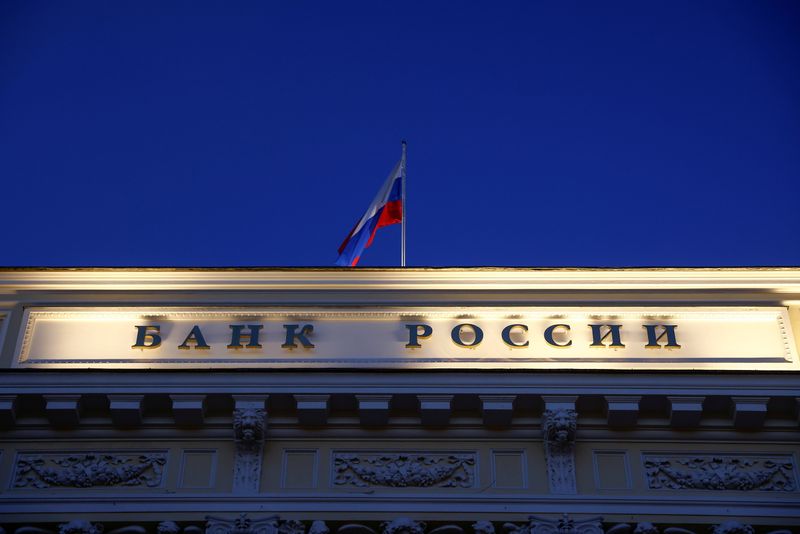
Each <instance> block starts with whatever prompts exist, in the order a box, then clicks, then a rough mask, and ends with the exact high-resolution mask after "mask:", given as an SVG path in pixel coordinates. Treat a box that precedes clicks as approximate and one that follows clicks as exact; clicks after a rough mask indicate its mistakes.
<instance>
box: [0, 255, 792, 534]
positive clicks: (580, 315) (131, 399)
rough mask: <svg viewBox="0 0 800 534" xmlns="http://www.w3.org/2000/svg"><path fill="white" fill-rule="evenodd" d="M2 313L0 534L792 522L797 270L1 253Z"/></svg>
mask: <svg viewBox="0 0 800 534" xmlns="http://www.w3.org/2000/svg"><path fill="white" fill-rule="evenodd" d="M0 321H1V322H0V368H2V371H0V372H1V373H2V380H0V425H2V427H1V428H2V429H1V430H0V435H1V436H2V439H0V527H2V528H3V529H4V530H5V532H7V533H8V534H12V533H17V534H48V533H59V534H79V533H83V534H99V533H100V532H105V534H109V533H115V534H144V533H156V532H158V533H159V534H179V533H186V534H199V533H200V532H209V533H212V534H230V533H234V532H235V533H238V534H246V533H256V532H258V533H260V534H325V533H328V532H329V533H331V534H400V533H402V534H462V533H463V534H472V533H475V534H492V533H496V534H504V533H517V532H518V533H520V534H545V533H548V534H549V533H556V532H558V533H561V534H569V533H582V534H598V533H604V532H613V533H614V534H626V533H629V532H630V533H634V532H637V533H638V534H655V533H658V532H664V533H665V534H680V533H684V534H686V532H687V531H688V532H694V533H696V534H701V533H706V532H709V531H710V532H714V533H716V534H722V533H723V532H724V533H728V534H734V533H737V532H741V533H752V532H757V533H761V532H763V533H767V532H772V531H777V530H781V529H789V530H790V531H794V532H798V529H800V485H799V484H800V478H799V476H798V453H800V447H798V444H800V420H799V417H798V410H799V409H800V361H799V360H798V344H797V338H796V335H795V333H797V332H800V269H617V270H614V269H609V270H600V269H494V268H486V269H356V270H340V269H274V270H259V269H51V270H48V269H38V270H37V269H7V270H3V271H0ZM670 529H672V530H670ZM679 529H684V530H679Z"/></svg>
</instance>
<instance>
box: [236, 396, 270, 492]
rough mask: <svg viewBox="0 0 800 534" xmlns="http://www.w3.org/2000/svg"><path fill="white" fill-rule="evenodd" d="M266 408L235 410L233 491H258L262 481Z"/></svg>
mask: <svg viewBox="0 0 800 534" xmlns="http://www.w3.org/2000/svg"><path fill="white" fill-rule="evenodd" d="M265 426H266V410H264V409H263V408H244V409H237V410H234V411H233V435H234V439H235V441H236V459H235V464H234V476H233V491H235V492H237V493H257V492H258V487H259V482H260V481H261V463H262V458H263V448H264V427H265Z"/></svg>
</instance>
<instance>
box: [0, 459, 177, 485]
mask: <svg viewBox="0 0 800 534" xmlns="http://www.w3.org/2000/svg"><path fill="white" fill-rule="evenodd" d="M166 463H167V454H166V453H165V452H154V451H135V452H130V451H129V452H120V451H104V452H79V453H74V452H73V453H24V454H19V455H18V456H17V461H16V466H15V468H14V482H13V485H12V487H13V488H40V489H41V488H51V487H63V488H92V487H98V486H121V487H124V486H144V487H148V488H155V487H159V486H161V484H162V483H163V471H164V466H165V465H166Z"/></svg>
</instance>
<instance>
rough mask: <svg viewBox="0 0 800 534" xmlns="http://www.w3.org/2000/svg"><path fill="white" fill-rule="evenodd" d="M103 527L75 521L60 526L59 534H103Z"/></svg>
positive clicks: (79, 520) (78, 520) (97, 524)
mask: <svg viewBox="0 0 800 534" xmlns="http://www.w3.org/2000/svg"><path fill="white" fill-rule="evenodd" d="M102 533H103V525H101V524H99V523H90V522H88V521H84V520H82V519H75V520H73V521H70V522H69V523H62V524H60V525H58V534H102Z"/></svg>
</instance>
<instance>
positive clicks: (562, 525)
mask: <svg viewBox="0 0 800 534" xmlns="http://www.w3.org/2000/svg"><path fill="white" fill-rule="evenodd" d="M529 519H530V522H529V523H528V524H526V525H522V526H518V525H515V524H513V523H506V524H505V525H503V527H504V528H505V531H506V532H507V533H508V534H603V525H602V522H603V518H602V517H592V518H590V519H581V520H574V519H572V518H571V517H569V516H568V515H567V514H564V515H563V516H561V518H560V519H545V518H543V517H536V516H533V515H532V516H530V517H529Z"/></svg>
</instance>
